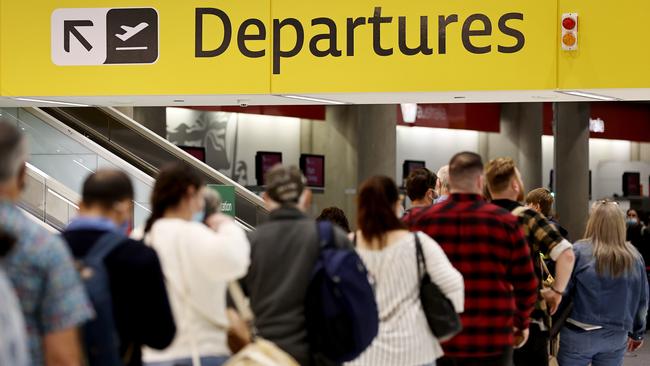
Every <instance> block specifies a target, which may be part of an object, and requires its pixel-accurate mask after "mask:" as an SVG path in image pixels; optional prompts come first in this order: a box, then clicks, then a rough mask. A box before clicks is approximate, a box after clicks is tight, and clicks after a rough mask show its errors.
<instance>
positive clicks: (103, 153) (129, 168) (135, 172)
mask: <svg viewBox="0 0 650 366" xmlns="http://www.w3.org/2000/svg"><path fill="white" fill-rule="evenodd" d="M23 109H25V110H26V111H27V112H29V113H31V114H32V115H34V116H35V117H36V118H38V119H40V120H41V121H43V122H45V123H47V124H48V125H50V126H51V127H53V128H55V129H57V130H58V131H59V132H61V133H63V134H65V135H67V136H68V137H70V138H71V139H73V140H74V141H76V142H79V143H81V144H82V145H84V147H85V148H86V149H88V150H90V151H92V152H93V153H95V154H97V155H98V156H100V157H101V158H102V159H105V160H106V161H108V162H109V163H111V164H114V165H115V166H117V167H119V168H120V169H122V170H124V171H125V172H127V173H128V174H129V175H131V176H134V177H136V178H137V179H138V180H140V181H141V182H143V183H145V184H147V185H150V186H152V187H153V184H154V182H155V179H154V178H152V177H151V176H150V175H148V174H146V173H144V172H143V171H141V170H140V169H137V168H136V167H134V166H133V165H131V164H128V163H127V162H125V161H124V160H122V159H120V158H119V157H118V156H116V155H115V154H113V153H111V152H110V151H108V150H106V149H105V148H103V147H102V146H101V145H99V144H97V143H96V142H94V141H92V140H90V139H89V138H87V137H86V136H84V135H83V134H81V133H79V132H77V131H75V130H74V129H72V128H70V127H69V126H67V125H66V124H65V123H63V122H61V121H59V120H57V119H56V118H54V117H52V116H51V115H50V114H48V113H47V112H45V111H43V110H42V109H41V108H37V107H25V108H23Z"/></svg>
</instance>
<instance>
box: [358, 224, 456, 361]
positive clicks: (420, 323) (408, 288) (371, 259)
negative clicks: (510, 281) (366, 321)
mask: <svg viewBox="0 0 650 366" xmlns="http://www.w3.org/2000/svg"><path fill="white" fill-rule="evenodd" d="M417 235H418V236H419V238H420V242H421V243H422V249H423V252H424V256H425V260H426V263H427V271H428V272H429V273H430V275H431V280H432V281H433V282H434V283H436V284H437V285H438V287H440V289H441V291H442V292H443V293H445V294H446V295H447V297H448V298H449V299H450V300H451V301H452V303H453V304H454V306H455V308H456V310H457V311H458V312H461V311H462V310H463V302H464V291H463V277H462V276H461V274H460V273H459V272H458V271H457V270H456V269H455V268H454V267H453V266H452V265H451V263H450V262H449V260H448V259H447V257H446V256H445V253H444V252H443V251H442V249H441V248H440V246H439V245H438V244H437V243H436V242H435V241H433V240H432V239H431V238H429V237H428V236H426V235H425V234H423V233H418V234H417ZM357 251H358V253H359V256H360V257H361V259H362V260H363V261H364V263H365V265H366V267H367V268H368V271H369V272H370V274H371V276H372V277H373V278H374V283H375V296H376V297H377V306H378V308H379V334H378V335H377V337H376V338H375V340H374V341H373V343H372V345H370V347H369V348H368V349H367V350H366V351H365V352H364V353H363V354H362V355H361V356H360V357H359V358H358V359H356V360H355V361H353V362H350V363H349V364H348V365H352V366H362V365H368V366H382V365H400V366H421V365H425V364H430V363H433V362H434V361H435V360H436V359H437V358H439V357H441V356H442V348H441V347H440V344H439V343H438V341H437V340H436V338H435V337H434V336H433V334H432V333H431V330H430V329H429V326H428V324H427V320H426V317H425V315H424V311H423V310H422V304H421V303H420V279H419V278H418V272H417V257H416V247H415V240H414V235H411V234H407V235H404V236H403V237H401V238H400V239H398V240H397V241H395V242H393V243H390V244H389V245H388V246H386V247H385V248H384V249H383V250H369V249H362V248H358V249H357Z"/></svg>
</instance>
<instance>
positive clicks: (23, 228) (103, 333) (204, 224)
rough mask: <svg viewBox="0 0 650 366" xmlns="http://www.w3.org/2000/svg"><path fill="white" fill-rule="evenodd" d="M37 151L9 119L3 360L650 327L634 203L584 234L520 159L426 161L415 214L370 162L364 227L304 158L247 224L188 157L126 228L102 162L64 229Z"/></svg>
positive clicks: (505, 344)
mask: <svg viewBox="0 0 650 366" xmlns="http://www.w3.org/2000/svg"><path fill="white" fill-rule="evenodd" d="M27 159H28V152H27V147H26V142H25V138H24V136H22V135H21V133H20V131H19V130H18V129H17V128H16V127H15V126H14V125H12V124H9V123H2V122H0V258H1V259H0V298H1V299H2V306H0V340H1V341H0V365H16V366H23V365H48V366H50V365H66V366H67V365H70V366H76V365H84V364H88V365H91V366H95V365H100V366H104V365H106V366H109V365H110V366H119V365H125V366H132V365H133V366H135V365H151V366H220V365H229V366H230V365H232V366H236V365H243V364H246V365H263V364H265V365H309V366H311V365H314V366H318V365H340V364H345V365H353V366H381V365H400V366H401V365H404V366H429V365H442V366H445V365H450V366H478V365H480V366H492V365H494V366H511V365H515V366H536V365H540V366H541V365H543V366H547V365H549V362H550V360H551V361H552V360H555V361H557V363H558V364H559V365H561V366H574V365H575V366H587V365H589V364H593V365H599V366H609V365H611V366H618V365H622V362H623V356H624V354H625V352H626V351H636V350H637V349H638V348H639V347H641V346H642V344H643V339H644V335H645V332H646V316H647V314H648V297H649V295H648V278H647V275H646V267H645V263H644V259H643V256H642V255H641V254H640V253H639V252H640V250H637V249H636V248H635V245H636V246H637V247H638V248H640V249H641V247H642V246H644V245H645V244H644V242H643V240H641V239H638V238H636V237H632V239H630V235H636V234H638V235H639V237H641V238H643V237H644V235H647V234H646V233H647V232H649V231H650V230H648V229H646V228H644V227H642V226H641V223H640V220H639V219H638V216H639V215H638V213H637V212H636V211H628V212H627V214H626V213H624V212H623V211H622V210H621V209H620V207H619V205H618V203H616V202H613V201H608V200H603V201H597V202H596V203H594V205H593V206H592V207H591V212H590V216H589V220H588V222H587V223H586V232H585V233H584V236H583V239H581V240H579V241H577V242H575V243H574V244H572V243H571V242H569V240H568V233H567V231H566V230H565V229H564V228H562V227H561V226H560V223H559V222H558V220H557V218H554V217H553V215H552V207H553V200H554V198H553V195H552V194H551V192H550V191H549V190H547V189H544V188H539V189H534V190H532V191H530V192H528V194H526V190H525V188H524V185H523V183H522V178H521V175H520V172H519V170H518V169H517V167H516V164H515V162H514V161H513V160H512V159H510V158H499V159H494V160H491V161H490V162H488V163H487V164H485V165H484V163H483V161H482V159H481V157H480V156H479V155H477V154H475V153H471V152H462V153H459V154H457V155H455V156H454V157H453V158H452V159H451V160H450V162H449V165H448V166H445V167H442V168H441V169H440V170H439V171H438V172H437V174H436V173H433V172H431V171H429V170H427V169H418V170H415V171H413V172H412V173H411V174H410V176H409V177H408V179H407V181H406V187H405V188H406V193H407V195H408V197H409V200H410V202H411V204H410V205H409V207H408V209H407V210H406V212H405V213H404V208H403V202H402V201H401V199H400V192H399V188H398V187H397V186H396V184H395V182H394V181H393V180H392V179H391V178H388V177H384V176H375V177H372V178H370V179H368V180H366V181H365V182H363V183H362V184H361V186H360V187H359V189H358V192H357V197H358V199H357V220H356V222H355V224H356V225H354V228H353V227H352V225H350V223H349V222H348V220H347V218H346V216H345V213H344V212H343V211H341V210H340V209H338V208H336V207H330V208H328V209H325V210H324V211H323V212H322V214H321V215H320V216H319V217H318V219H317V220H314V219H311V218H310V217H309V215H308V212H310V205H311V201H312V196H311V191H310V190H309V189H308V188H307V187H306V186H305V179H304V177H303V176H302V174H301V172H300V170H299V169H298V168H296V167H285V166H282V165H278V166H275V167H274V168H272V169H271V170H270V171H269V172H268V173H267V175H266V179H265V182H266V187H265V192H264V193H263V199H264V202H265V206H266V208H267V209H268V211H269V212H270V214H269V218H268V220H267V221H266V222H264V223H262V224H261V225H259V226H258V227H257V228H256V229H255V230H254V231H251V232H248V233H246V232H245V231H244V230H243V229H242V228H240V227H239V226H238V225H237V224H236V222H235V221H233V220H232V219H231V218H229V217H227V216H225V215H223V214H221V213H220V212H219V197H218V196H217V195H216V194H215V193H214V192H212V191H209V190H207V189H205V188H204V187H205V184H204V183H205V182H203V180H202V178H201V176H200V175H199V174H197V172H195V171H194V170H192V169H191V168H189V167H188V166H186V165H183V164H178V163H176V164H172V165H169V166H168V167H165V168H164V169H162V170H161V171H160V172H159V174H158V176H157V179H156V182H155V185H154V188H153V192H152V197H151V208H152V213H151V217H150V218H149V219H148V220H147V222H146V225H145V227H143V228H136V229H135V230H131V228H130V226H131V225H130V224H131V223H132V221H133V217H132V213H133V198H134V189H133V185H132V183H131V181H130V180H129V177H128V176H127V175H126V174H124V173H123V172H121V171H118V170H99V171H97V172H95V173H92V174H91V175H90V176H89V177H88V178H87V179H86V180H85V182H84V185H83V189H82V199H81V202H80V204H79V213H78V216H77V217H76V218H75V219H74V220H73V221H72V222H71V223H70V224H69V226H68V227H67V228H66V230H65V231H64V232H63V233H62V234H61V235H53V234H51V233H49V232H48V231H46V230H45V229H43V228H42V227H41V226H39V225H37V224H35V223H34V222H33V221H31V220H30V219H28V218H27V217H26V215H25V214H24V213H23V212H22V211H21V210H20V209H19V208H18V206H17V202H18V201H19V198H20V195H21V192H22V190H23V189H24V186H25V162H26V161H27ZM323 222H333V223H334V224H332V225H330V226H328V225H322V223H323ZM324 228H325V229H324ZM328 230H329V231H328ZM637 231H638V233H637ZM574 234H577V233H574ZM635 238H636V243H634V241H635ZM630 240H632V242H633V243H634V245H633V244H631V243H630ZM643 249H644V250H645V248H643ZM641 251H642V250H641ZM342 266H348V267H345V268H343V267H342ZM318 269H320V270H318ZM315 273H321V274H324V276H325V277H324V278H323V277H318V281H317V280H316V276H315ZM328 276H329V277H328ZM367 289H370V290H367ZM315 294H317V295H318V296H319V297H318V299H319V301H321V300H322V302H323V303H321V304H319V303H317V302H316V303H315V302H314V301H309V300H310V297H313V296H316V295H315ZM368 294H369V295H368ZM242 295H243V296H242ZM362 296H366V297H368V296H369V297H371V298H361V297H362ZM243 298H245V301H242V299H243ZM312 300H313V298H312ZM369 304H371V308H370V307H369ZM432 309H435V313H432V311H433V310H432ZM560 314H564V316H558V315H560ZM554 315H555V316H554ZM369 316H370V317H369ZM316 317H319V318H318V319H316ZM359 319H364V322H365V323H364V322H362V323H361V324H359V321H358V320H359ZM455 324H457V326H454V325H455ZM319 327H320V328H319ZM443 329H444V330H443ZM555 330H557V331H555ZM323 335H327V336H328V337H329V338H330V339H326V340H325V341H326V342H324V341H323V339H322V338H323V337H322V336H323ZM368 336H370V337H368ZM558 340H559V341H558ZM558 343H559V348H558V347H554V345H556V344H558ZM245 357H249V358H248V360H247V362H248V363H243V361H244V360H245ZM238 362H239V363H238Z"/></svg>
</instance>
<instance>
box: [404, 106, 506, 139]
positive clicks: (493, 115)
mask: <svg viewBox="0 0 650 366" xmlns="http://www.w3.org/2000/svg"><path fill="white" fill-rule="evenodd" d="M500 120H501V104H498V103H484V104H462V103H461V104H418V112H417V118H416V120H415V123H405V122H404V117H403V116H402V109H401V108H400V106H399V105H397V124H398V125H400V126H420V127H433V128H452V129H459V130H474V131H483V132H499V131H500Z"/></svg>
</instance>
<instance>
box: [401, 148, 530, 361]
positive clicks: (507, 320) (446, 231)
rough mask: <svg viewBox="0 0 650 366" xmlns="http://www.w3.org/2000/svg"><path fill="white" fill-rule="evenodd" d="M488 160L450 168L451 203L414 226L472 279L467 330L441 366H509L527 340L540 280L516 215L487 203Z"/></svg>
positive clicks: (459, 160)
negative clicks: (485, 167) (485, 166)
mask: <svg viewBox="0 0 650 366" xmlns="http://www.w3.org/2000/svg"><path fill="white" fill-rule="evenodd" d="M483 185H484V177H483V162H482V160H481V157H480V156H479V155H477V154H475V153H471V152H463V153H459V154H456V155H455V156H454V157H453V158H452V159H451V161H450V163H449V187H450V193H451V195H450V196H449V198H448V199H447V200H445V201H444V202H441V203H439V204H437V205H434V206H431V207H430V208H428V209H426V210H425V211H424V212H423V213H421V214H420V215H419V216H418V218H417V219H416V220H415V224H414V225H413V226H412V227H411V229H412V230H413V231H423V232H424V233H426V234H428V235H429V236H431V237H432V238H433V239H435V240H436V241H437V242H438V243H439V244H440V246H441V247H442V249H443V250H444V251H445V254H447V257H448V258H449V260H450V261H451V263H452V264H453V265H454V267H456V269H458V271H459V272H460V273H461V274H462V275H463V277H464V279H465V312H464V313H463V314H461V320H462V323H463V330H462V332H461V333H460V334H459V335H457V336H456V337H455V338H453V339H451V340H450V341H449V342H446V343H444V344H443V348H444V351H445V357H444V358H443V359H441V360H439V361H438V363H437V364H438V365H443V366H446V365H450V366H477V365H481V366H510V365H511V363H512V357H513V356H512V354H513V348H514V347H515V346H521V345H522V344H523V343H525V341H526V339H527V337H528V324H529V316H530V313H531V312H532V311H533V307H534V305H535V299H536V298H537V296H536V295H537V291H536V290H537V278H536V277H535V273H534V272H533V263H532V260H531V257H530V251H529V249H528V245H527V244H526V240H525V238H524V234H523V232H522V230H521V228H520V227H519V223H518V222H517V219H516V218H515V217H514V216H513V215H511V214H510V212H508V211H506V210H504V209H502V208H500V207H497V206H495V205H492V204H490V203H487V202H485V200H484V199H483V197H482V193H483Z"/></svg>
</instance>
